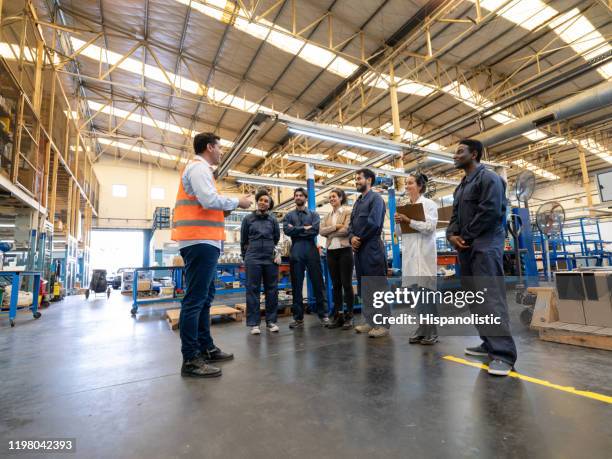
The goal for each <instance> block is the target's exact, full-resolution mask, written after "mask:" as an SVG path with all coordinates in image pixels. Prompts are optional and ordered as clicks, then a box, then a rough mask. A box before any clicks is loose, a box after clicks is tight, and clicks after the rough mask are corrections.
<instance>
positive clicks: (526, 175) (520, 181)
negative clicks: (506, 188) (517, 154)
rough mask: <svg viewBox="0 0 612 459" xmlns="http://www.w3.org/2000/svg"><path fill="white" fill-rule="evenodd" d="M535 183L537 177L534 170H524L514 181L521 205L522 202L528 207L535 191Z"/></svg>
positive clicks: (516, 194) (515, 193)
mask: <svg viewBox="0 0 612 459" xmlns="http://www.w3.org/2000/svg"><path fill="white" fill-rule="evenodd" d="M535 185H536V179H535V174H534V173H533V172H531V171H523V172H521V173H520V174H519V175H518V177H517V178H516V180H515V181H514V195H515V196H516V199H517V200H518V202H519V207H520V205H521V202H522V203H523V204H525V207H528V205H527V203H528V201H529V199H530V198H531V196H532V195H533V192H534V191H535Z"/></svg>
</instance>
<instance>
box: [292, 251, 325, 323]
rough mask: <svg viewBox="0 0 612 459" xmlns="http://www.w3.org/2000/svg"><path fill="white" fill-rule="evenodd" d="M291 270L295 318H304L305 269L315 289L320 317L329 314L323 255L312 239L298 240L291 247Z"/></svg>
mask: <svg viewBox="0 0 612 459" xmlns="http://www.w3.org/2000/svg"><path fill="white" fill-rule="evenodd" d="M289 269H290V271H291V290H292V292H293V318H294V319H295V320H303V319H304V304H303V303H304V296H303V291H302V290H303V285H304V274H305V272H304V271H308V276H310V281H311V282H312V289H313V290H314V295H315V301H316V303H317V314H318V316H319V317H320V318H323V317H325V316H326V315H327V299H326V295H325V283H324V282H323V271H322V270H321V257H320V256H319V249H317V246H316V245H314V243H313V242H312V241H297V242H296V243H294V244H293V246H292V247H291V259H290V261H289Z"/></svg>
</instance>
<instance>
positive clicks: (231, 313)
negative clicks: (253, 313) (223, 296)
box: [210, 306, 242, 322]
mask: <svg viewBox="0 0 612 459" xmlns="http://www.w3.org/2000/svg"><path fill="white" fill-rule="evenodd" d="M210 315H211V316H224V317H231V318H232V319H234V320H235V321H237V322H241V321H242V311H240V310H238V309H236V308H230V307H229V306H211V307H210Z"/></svg>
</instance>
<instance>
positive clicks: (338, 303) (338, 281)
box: [327, 247, 354, 318]
mask: <svg viewBox="0 0 612 459" xmlns="http://www.w3.org/2000/svg"><path fill="white" fill-rule="evenodd" d="M353 266H354V263H353V249H351V248H350V247H345V248H342V249H334V250H328V251H327V267H328V268H329V277H330V278H331V281H332V287H333V296H334V312H333V315H334V317H338V315H339V314H340V311H342V304H343V301H342V293H343V292H344V302H346V317H347V318H349V317H353V303H354V295H353Z"/></svg>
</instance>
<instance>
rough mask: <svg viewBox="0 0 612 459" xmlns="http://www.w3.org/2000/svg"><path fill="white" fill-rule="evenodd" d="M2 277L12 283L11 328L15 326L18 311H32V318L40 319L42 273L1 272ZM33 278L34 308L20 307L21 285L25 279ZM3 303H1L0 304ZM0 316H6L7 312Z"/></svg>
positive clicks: (9, 313) (9, 314)
mask: <svg viewBox="0 0 612 459" xmlns="http://www.w3.org/2000/svg"><path fill="white" fill-rule="evenodd" d="M0 277H8V278H9V279H10V282H11V299H10V303H9V304H10V306H9V312H8V316H9V321H10V323H11V327H14V326H15V317H16V316H17V310H18V309H31V310H32V316H33V317H34V318H35V319H38V318H39V317H40V312H38V294H39V288H40V272H37V271H0ZM26 277H32V278H33V279H32V306H28V307H27V308H26V307H23V308H21V307H18V306H17V302H18V300H19V288H20V287H21V283H22V281H23V279H24V278H26ZM1 303H2V302H1V301H0V304H1ZM0 314H6V312H2V313H0Z"/></svg>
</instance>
